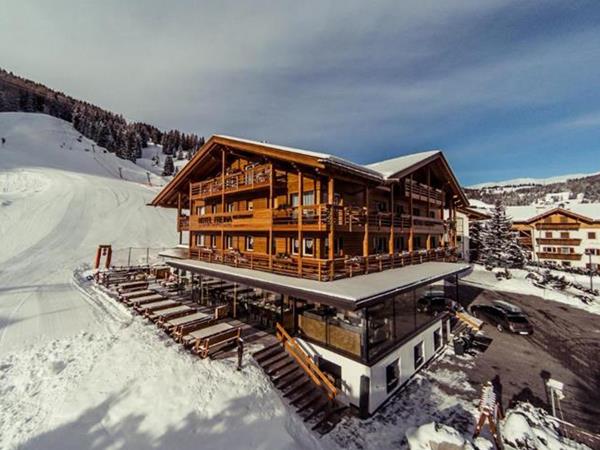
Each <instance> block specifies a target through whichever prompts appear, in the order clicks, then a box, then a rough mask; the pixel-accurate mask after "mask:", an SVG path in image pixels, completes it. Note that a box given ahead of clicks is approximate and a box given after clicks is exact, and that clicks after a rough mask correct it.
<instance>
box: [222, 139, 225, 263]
mask: <svg viewBox="0 0 600 450" xmlns="http://www.w3.org/2000/svg"><path fill="white" fill-rule="evenodd" d="M224 212H225V149H222V150H221V213H224ZM224 251H225V230H224V229H223V228H221V256H222V255H223V252H224Z"/></svg>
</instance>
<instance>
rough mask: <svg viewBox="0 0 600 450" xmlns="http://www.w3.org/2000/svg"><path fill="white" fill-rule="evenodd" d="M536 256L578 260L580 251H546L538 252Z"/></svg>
mask: <svg viewBox="0 0 600 450" xmlns="http://www.w3.org/2000/svg"><path fill="white" fill-rule="evenodd" d="M537 256H538V258H540V259H560V260H562V261H580V260H581V253H546V252H538V253H537Z"/></svg>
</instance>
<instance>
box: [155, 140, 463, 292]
mask: <svg viewBox="0 0 600 450" xmlns="http://www.w3.org/2000/svg"><path fill="white" fill-rule="evenodd" d="M327 156H329V155H322V154H315V153H312V152H304V151H295V150H294V149H287V148H282V147H276V146H271V145H268V144H263V143H258V142H251V141H245V140H238V139H235V138H226V137H221V136H213V137H212V138H211V139H209V140H208V141H207V143H206V144H205V145H204V146H203V147H202V148H201V149H200V150H199V151H198V152H197V154H196V155H195V156H194V158H193V159H192V161H190V162H189V163H188V164H187V165H186V166H185V167H184V168H183V169H182V170H181V171H180V172H179V174H178V175H177V176H176V177H175V178H174V179H173V180H172V181H171V183H169V185H168V186H167V187H166V188H165V189H164V190H163V191H162V192H161V193H160V194H159V195H158V196H157V197H156V198H155V199H154V201H153V203H152V204H153V205H155V206H166V207H173V208H177V217H178V220H177V228H178V231H179V232H180V233H181V234H183V233H189V258H190V259H200V260H205V261H209V262H215V263H222V264H229V265H233V266H237V267H245V268H250V269H255V270H264V271H272V272H275V273H279V274H284V275H291V276H297V277H303V278H311V279H317V280H320V281H328V280H333V279H337V278H342V277H347V276H354V275H358V274H365V273H369V272H372V271H380V270H385V269H389V268H393V267H400V266H403V265H408V264H415V263H419V262H424V261H432V260H445V261H447V260H452V259H453V258H454V257H455V256H454V250H455V246H456V230H455V219H456V209H457V207H459V206H464V205H466V204H467V203H466V202H467V201H466V199H465V198H464V194H463V193H462V191H461V189H460V187H459V186H458V183H457V182H456V179H455V178H454V176H453V174H452V172H451V170H450V168H449V166H448V164H447V162H446V160H445V158H444V157H443V155H442V154H441V153H440V152H437V153H436V154H434V155H432V156H429V157H428V158H425V159H423V160H419V161H418V162H417V163H415V164H413V165H411V166H410V167H403V168H402V171H400V172H398V173H397V174H394V175H393V176H388V177H384V176H383V175H381V174H379V173H377V172H376V171H374V170H369V169H368V168H363V167H361V166H359V165H356V164H352V163H349V162H346V161H343V160H340V159H338V158H335V159H333V158H327ZM444 210H447V211H448V217H449V219H447V220H444Z"/></svg>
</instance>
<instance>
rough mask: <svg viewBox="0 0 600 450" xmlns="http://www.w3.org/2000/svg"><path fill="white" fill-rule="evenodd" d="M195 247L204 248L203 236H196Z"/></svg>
mask: <svg viewBox="0 0 600 450" xmlns="http://www.w3.org/2000/svg"><path fill="white" fill-rule="evenodd" d="M196 247H204V235H203V234H197V235H196Z"/></svg>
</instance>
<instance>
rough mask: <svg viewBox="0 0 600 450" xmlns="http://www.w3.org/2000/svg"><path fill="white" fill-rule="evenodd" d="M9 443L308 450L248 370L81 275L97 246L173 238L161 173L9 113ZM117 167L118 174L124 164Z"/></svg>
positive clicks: (1, 217) (4, 314)
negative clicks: (188, 349)
mask: <svg viewBox="0 0 600 450" xmlns="http://www.w3.org/2000/svg"><path fill="white" fill-rule="evenodd" d="M0 137H4V138H6V144H4V145H3V146H1V147H0V249H1V250H0V399H1V400H0V448H2V449H13V448H19V449H21V448H22V449H43V450H54V449H88V448H93V449H124V448H127V449H146V448H164V449H196V448H201V447H203V448H253V449H260V448H264V449H268V448H299V447H305V446H306V445H309V444H307V442H312V441H311V440H310V438H308V439H309V440H308V441H305V442H303V443H302V444H299V443H298V442H297V439H301V436H302V432H298V435H299V436H300V437H298V436H295V437H293V436H292V435H291V434H290V433H293V432H294V430H296V429H300V428H301V427H297V426H295V425H294V422H293V420H294V419H290V416H288V415H287V413H286V409H285V407H284V406H283V404H282V403H281V401H280V399H279V397H277V395H276V394H275V393H274V392H273V391H272V389H270V387H269V386H268V384H267V382H266V380H265V377H264V376H263V375H262V374H261V373H260V371H259V370H258V369H257V368H255V367H254V366H252V365H250V364H246V367H245V368H244V370H243V371H241V372H236V371H235V370H233V367H232V366H233V363H232V362H231V361H227V360H225V361H215V362H211V361H200V360H198V359H197V358H192V357H191V356H190V355H188V354H185V353H184V352H182V351H181V350H179V349H178V348H176V347H175V346H173V345H172V344H170V343H169V342H168V341H166V340H165V339H164V338H162V337H161V336H160V335H158V334H157V332H156V331H155V330H154V329H153V328H151V327H148V326H147V325H146V324H144V323H143V322H142V321H141V319H138V318H132V317H131V315H130V314H129V312H127V311H126V310H124V309H122V307H121V306H120V305H118V304H114V303H112V302H111V301H110V300H107V299H105V298H102V297H101V295H100V294H99V293H97V292H95V291H94V290H92V287H91V286H87V287H86V286H85V285H84V286H82V285H81V284H80V283H76V282H75V281H74V270H75V269H77V268H79V267H82V265H83V264H85V263H88V264H90V263H91V262H92V260H93V257H94V253H95V249H96V247H97V245H98V244H100V243H107V244H112V245H113V248H117V249H118V248H126V247H129V246H133V247H147V246H149V247H164V246H172V245H173V244H174V243H175V242H176V232H175V218H174V212H173V211H168V210H164V209H158V208H151V207H149V206H146V203H148V202H149V201H150V200H151V198H152V197H153V196H154V195H155V193H156V190H157V187H152V186H149V185H148V184H149V181H150V183H152V185H153V186H156V185H161V184H164V181H165V180H163V179H162V178H161V177H159V176H157V175H155V174H150V176H148V174H147V170H145V168H142V167H139V166H137V165H135V164H133V163H131V162H128V161H123V160H119V159H118V158H116V157H115V156H114V155H112V154H109V153H104V152H103V149H101V148H98V147H97V146H95V145H93V142H91V141H89V140H87V139H80V136H79V134H78V133H77V132H76V131H75V130H74V129H73V128H72V127H71V125H70V124H69V123H67V122H64V121H62V120H59V119H56V118H53V117H49V116H46V115H43V114H26V113H0ZM119 169H120V170H119Z"/></svg>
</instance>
